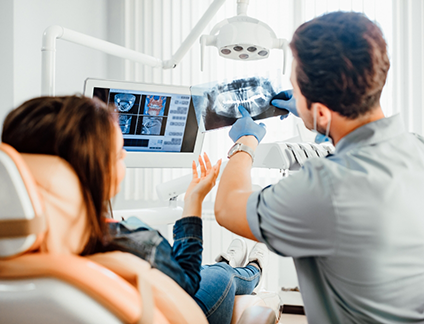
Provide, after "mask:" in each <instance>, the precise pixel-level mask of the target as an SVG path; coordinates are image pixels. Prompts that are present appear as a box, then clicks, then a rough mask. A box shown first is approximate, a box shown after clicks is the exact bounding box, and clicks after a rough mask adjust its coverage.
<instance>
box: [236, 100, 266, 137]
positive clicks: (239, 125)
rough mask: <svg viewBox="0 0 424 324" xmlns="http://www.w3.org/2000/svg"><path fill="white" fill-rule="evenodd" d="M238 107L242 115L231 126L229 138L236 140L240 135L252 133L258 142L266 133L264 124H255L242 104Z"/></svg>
mask: <svg viewBox="0 0 424 324" xmlns="http://www.w3.org/2000/svg"><path fill="white" fill-rule="evenodd" d="M238 109H239V111H240V113H241V115H242V117H241V118H239V119H238V120H237V121H236V122H235V123H234V124H233V126H232V127H231V129H230V133H229V135H230V137H231V139H232V140H233V141H234V142H236V141H237V140H238V139H239V138H240V137H242V136H247V135H253V136H255V137H256V139H257V140H258V142H260V141H261V140H262V139H263V138H264V136H265V134H266V129H265V124H263V123H260V124H259V125H258V124H256V123H255V122H254V121H253V119H252V117H250V114H249V112H248V111H247V110H246V108H244V107H243V106H239V107H238Z"/></svg>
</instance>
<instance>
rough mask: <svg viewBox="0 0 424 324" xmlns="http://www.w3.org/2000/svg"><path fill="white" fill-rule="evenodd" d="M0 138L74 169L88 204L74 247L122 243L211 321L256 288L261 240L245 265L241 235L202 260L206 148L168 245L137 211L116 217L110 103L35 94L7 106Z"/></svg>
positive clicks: (118, 139)
mask: <svg viewBox="0 0 424 324" xmlns="http://www.w3.org/2000/svg"><path fill="white" fill-rule="evenodd" d="M2 141H3V142H4V143H7V144H9V145H11V146H12V147H14V148H15V149H16V150H17V151H18V152H20V153H29V154H43V155H50V156H56V157H59V158H61V159H62V161H66V163H67V164H69V165H70V169H71V170H72V169H73V171H74V172H75V174H76V176H77V177H78V179H79V185H80V188H81V192H82V199H83V206H84V208H83V210H79V211H78V212H76V215H74V217H75V218H77V219H79V220H80V223H81V224H83V225H82V226H80V227H81V228H82V229H81V231H82V234H81V235H80V236H79V239H78V240H77V242H76V243H75V244H76V245H75V244H74V245H75V247H73V248H72V250H71V253H75V254H81V255H90V254H93V253H97V252H104V251H114V250H120V251H124V252H129V253H132V254H134V255H136V256H139V257H141V258H143V259H145V260H146V261H148V262H149V263H150V264H151V265H152V267H155V268H157V269H159V270H160V271H162V272H164V273H165V274H166V275H168V276H169V277H171V278H172V279H174V280H175V281H176V282H177V283H178V284H179V285H180V286H181V287H182V288H183V289H184V290H185V291H186V292H187V293H188V294H190V296H192V297H193V299H194V300H195V301H196V302H197V304H198V305H199V306H200V308H201V309H202V310H203V312H204V313H205V315H206V317H207V319H208V321H209V322H210V323H230V321H231V315H232V310H233V304H234V297H235V295H243V294H251V293H252V291H253V289H254V288H255V287H256V286H257V285H258V283H259V281H260V277H261V273H262V271H263V267H264V265H265V263H266V259H267V253H268V251H267V249H266V247H265V246H264V245H263V244H256V245H255V246H254V248H253V249H252V251H251V252H250V254H249V256H248V261H247V262H248V264H247V265H246V266H245V263H246V259H247V251H246V247H245V243H244V242H243V241H241V240H238V239H236V240H234V241H233V242H232V244H231V245H230V247H229V249H228V251H227V252H226V253H222V254H221V255H220V256H218V258H217V261H219V262H218V263H216V264H213V265H207V266H201V261H202V250H203V247H202V220H201V218H200V217H201V212H202V202H203V199H204V198H205V196H206V195H207V194H208V193H209V191H210V190H211V189H212V188H213V186H214V185H215V181H216V178H217V176H218V173H219V168H220V161H219V162H218V163H217V164H216V165H215V166H212V165H211V162H210V161H209V158H208V157H207V155H206V154H205V155H204V157H203V159H202V158H199V163H200V175H199V174H198V172H197V169H196V165H195V163H194V162H193V180H192V182H191V184H190V186H189V188H188V189H187V192H186V195H185V199H184V201H185V204H184V210H183V215H182V218H181V219H180V220H178V221H177V222H176V223H175V225H174V245H173V246H171V245H170V244H169V243H168V241H167V240H166V239H165V238H163V237H162V236H161V235H160V233H158V232H157V231H155V230H153V229H151V228H150V227H149V226H148V225H146V224H144V223H143V222H141V221H140V220H138V219H135V218H132V219H128V220H127V221H122V222H114V221H113V220H111V210H110V202H109V201H110V198H112V197H113V196H115V195H116V194H117V193H118V192H119V189H120V188H119V185H120V182H121V181H122V180H123V178H124V175H125V164H124V158H125V154H126V152H125V150H124V149H123V138H122V133H121V130H120V127H119V124H118V121H117V116H116V114H115V113H114V111H113V108H112V107H108V106H106V105H105V104H104V103H103V102H101V101H100V100H96V99H90V98H85V97H80V96H68V97H41V98H35V99H32V100H29V101H27V102H25V103H24V104H22V105H21V106H20V107H18V108H16V109H15V110H13V111H11V112H10V113H9V115H8V116H7V117H6V119H5V122H4V125H3V133H2ZM52 227H54V224H50V228H49V231H50V232H52V234H53V233H54V231H53V230H56V227H54V228H52ZM71 230H72V229H71V228H70V229H69V231H71ZM59 232H60V231H59ZM60 233H62V232H60ZM50 236H52V235H50ZM56 242H61V241H60V240H57V241H56ZM56 245H57V243H56ZM52 246H54V245H52ZM57 248H58V250H59V251H60V249H59V247H57ZM41 249H43V246H42V247H41ZM44 249H46V248H45V247H44ZM45 252H49V251H45Z"/></svg>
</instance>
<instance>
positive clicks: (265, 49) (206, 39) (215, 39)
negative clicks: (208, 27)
mask: <svg viewBox="0 0 424 324" xmlns="http://www.w3.org/2000/svg"><path fill="white" fill-rule="evenodd" d="M248 4H249V0H237V16H235V17H232V18H229V19H225V20H223V21H221V22H220V23H218V24H216V25H215V27H214V28H213V29H212V31H211V33H210V35H202V36H201V37H200V44H201V70H202V71H203V61H204V54H205V53H204V52H205V46H215V47H216V48H217V49H218V54H219V55H220V56H222V57H224V58H228V59H232V60H239V61H254V60H261V59H266V58H268V57H269V52H270V50H271V49H273V48H277V49H282V50H283V51H284V63H283V73H285V69H286V56H287V46H288V41H287V40H285V39H282V38H277V36H276V35H275V33H274V31H273V30H272V29H271V28H270V27H269V26H268V25H267V24H265V23H263V22H261V21H259V20H257V19H255V18H251V17H248V16H247V15H246V12H247V5H248Z"/></svg>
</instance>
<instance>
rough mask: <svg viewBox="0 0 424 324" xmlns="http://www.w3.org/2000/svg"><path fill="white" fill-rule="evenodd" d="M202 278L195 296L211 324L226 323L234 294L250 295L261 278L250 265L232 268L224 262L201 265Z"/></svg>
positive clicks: (231, 309) (230, 311) (231, 310)
mask: <svg viewBox="0 0 424 324" xmlns="http://www.w3.org/2000/svg"><path fill="white" fill-rule="evenodd" d="M200 276H201V278H202V280H201V281H200V288H199V290H198V291H197V293H196V295H195V296H194V300H195V301H196V303H197V304H198V305H199V306H200V308H201V309H202V311H203V312H204V313H205V315H206V318H207V319H208V322H209V323H211V324H229V323H231V317H232V315H233V307H234V298H235V296H236V295H250V294H251V293H252V291H253V289H254V288H255V287H256V286H257V285H258V283H259V280H260V276H261V274H260V271H259V269H258V268H256V267H254V266H253V265H248V266H246V267H244V268H233V267H231V266H230V265H228V264H227V263H225V262H219V263H215V264H212V265H206V266H203V267H202V269H201V271H200Z"/></svg>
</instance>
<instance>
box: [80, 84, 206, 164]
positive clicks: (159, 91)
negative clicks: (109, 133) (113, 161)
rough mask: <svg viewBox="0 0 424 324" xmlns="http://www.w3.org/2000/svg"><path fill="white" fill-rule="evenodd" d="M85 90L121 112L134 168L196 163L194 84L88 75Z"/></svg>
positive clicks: (198, 143)
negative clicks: (125, 79)
mask: <svg viewBox="0 0 424 324" xmlns="http://www.w3.org/2000/svg"><path fill="white" fill-rule="evenodd" d="M84 95H85V96H87V97H90V98H93V97H97V98H99V99H101V100H102V101H104V102H105V103H107V104H109V105H114V106H115V109H116V111H117V113H118V114H119V115H118V119H119V125H120V127H121V130H122V133H123V136H124V148H125V149H126V150H127V152H128V153H127V157H126V159H125V162H126V165H127V167H129V168H189V167H191V163H192V161H193V160H194V161H196V162H197V158H198V156H199V154H200V151H201V148H202V144H203V138H204V134H203V133H202V132H201V131H200V130H199V126H198V124H197V119H196V116H195V111H194V107H193V103H192V99H191V93H190V88H189V87H183V86H170V85H158V84H146V83H136V82H122V81H109V80H97V79H87V80H86V81H85V86H84Z"/></svg>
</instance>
